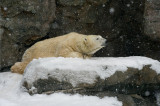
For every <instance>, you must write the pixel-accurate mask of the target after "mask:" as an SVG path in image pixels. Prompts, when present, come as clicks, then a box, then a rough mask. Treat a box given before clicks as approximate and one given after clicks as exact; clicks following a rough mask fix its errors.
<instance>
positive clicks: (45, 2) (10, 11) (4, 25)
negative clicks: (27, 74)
mask: <svg viewBox="0 0 160 106" xmlns="http://www.w3.org/2000/svg"><path fill="white" fill-rule="evenodd" d="M55 7H56V6H55V0H39V1H37V0H27V1H21V0H14V1H12V0H7V1H6V0H1V1H0V24H1V27H0V30H1V33H0V36H1V39H2V40H1V54H0V55H1V67H0V69H2V68H4V67H8V66H11V65H13V64H14V63H15V62H16V61H18V60H19V61H20V59H21V57H22V54H23V53H24V50H25V49H26V48H25V47H24V46H25V45H29V44H31V43H32V42H33V41H34V40H36V39H39V38H42V37H44V36H46V34H47V33H48V31H49V28H50V23H51V22H52V21H53V20H54V18H55Z"/></svg>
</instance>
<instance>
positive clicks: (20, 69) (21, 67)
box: [11, 62, 28, 74]
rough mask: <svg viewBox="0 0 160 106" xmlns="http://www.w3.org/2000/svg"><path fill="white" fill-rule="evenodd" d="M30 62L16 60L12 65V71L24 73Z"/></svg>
mask: <svg viewBox="0 0 160 106" xmlns="http://www.w3.org/2000/svg"><path fill="white" fill-rule="evenodd" d="M27 64H28V62H16V63H15V64H14V65H13V66H12V67H11V72H13V73H19V74H23V73H24V70H25V68H26V66H27Z"/></svg>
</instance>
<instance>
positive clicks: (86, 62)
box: [24, 56, 160, 87]
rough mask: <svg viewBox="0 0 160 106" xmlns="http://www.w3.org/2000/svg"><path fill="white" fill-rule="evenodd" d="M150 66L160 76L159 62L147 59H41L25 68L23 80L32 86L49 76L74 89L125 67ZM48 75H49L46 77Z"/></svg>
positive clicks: (138, 67) (135, 57)
mask: <svg viewBox="0 0 160 106" xmlns="http://www.w3.org/2000/svg"><path fill="white" fill-rule="evenodd" d="M145 65H151V69H153V70H155V71H156V72H157V73H158V74H160V62H158V61H157V60H153V59H150V58H147V57H139V56H132V57H119V58H107V57H105V58H92V59H79V58H63V57H58V58H54V57H52V58H41V59H35V60H33V61H32V62H31V63H30V64H29V65H28V66H27V68H26V70H25V74H24V80H25V81H27V82H28V84H30V86H32V83H33V82H34V81H36V80H38V79H40V78H41V79H48V77H49V76H51V77H53V78H56V79H57V80H59V81H67V82H70V83H71V84H72V85H73V86H74V87H76V85H78V84H80V83H88V84H93V83H94V82H95V81H96V78H97V77H98V76H99V77H100V78H101V79H105V78H107V77H110V76H111V75H113V74H114V73H115V72H116V71H123V72H124V71H126V70H127V67H132V68H137V69H139V70H140V69H142V68H143V66H145ZM48 74H49V75H48Z"/></svg>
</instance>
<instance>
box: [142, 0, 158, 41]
mask: <svg viewBox="0 0 160 106" xmlns="http://www.w3.org/2000/svg"><path fill="white" fill-rule="evenodd" d="M144 18H145V22H144V33H145V34H146V35H148V36H150V37H151V38H153V39H156V40H157V39H158V40H160V1H159V0H146V1H145V11H144Z"/></svg>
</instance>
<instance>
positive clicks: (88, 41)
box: [82, 35, 106, 55]
mask: <svg viewBox="0 0 160 106" xmlns="http://www.w3.org/2000/svg"><path fill="white" fill-rule="evenodd" d="M105 46H106V39H104V38H103V37H101V36H100V35H88V36H85V37H84V38H83V46H82V50H83V53H85V54H88V55H92V54H94V53H96V52H97V51H98V50H100V49H101V48H103V47H105Z"/></svg>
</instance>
